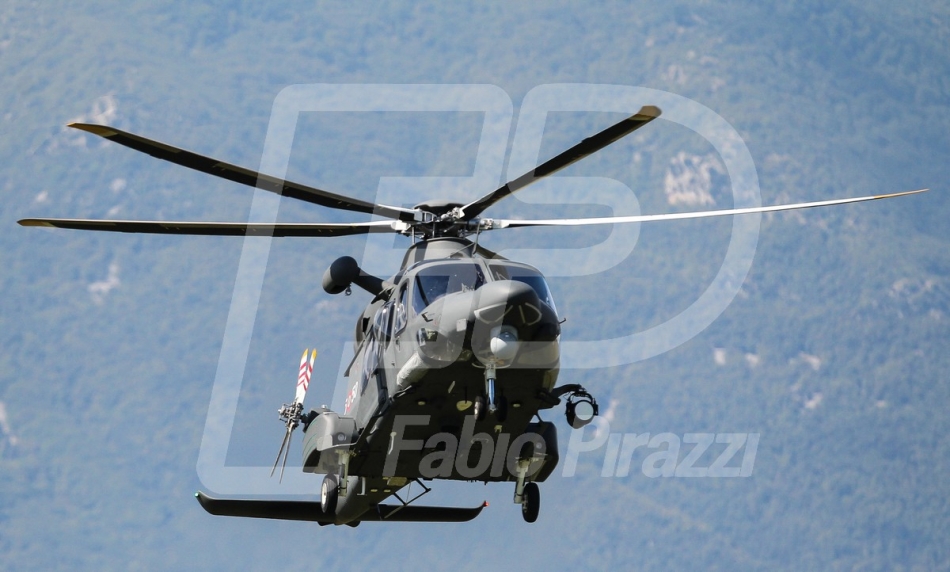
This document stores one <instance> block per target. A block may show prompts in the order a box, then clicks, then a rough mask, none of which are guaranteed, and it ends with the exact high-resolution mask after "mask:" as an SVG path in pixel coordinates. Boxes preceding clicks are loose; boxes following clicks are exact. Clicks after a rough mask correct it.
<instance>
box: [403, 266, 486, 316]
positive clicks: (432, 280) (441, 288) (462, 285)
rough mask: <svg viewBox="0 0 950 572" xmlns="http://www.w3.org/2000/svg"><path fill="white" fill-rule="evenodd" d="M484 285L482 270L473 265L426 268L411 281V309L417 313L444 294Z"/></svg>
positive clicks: (465, 290)
mask: <svg viewBox="0 0 950 572" xmlns="http://www.w3.org/2000/svg"><path fill="white" fill-rule="evenodd" d="M484 283H485V276H484V275H483V274H482V269H481V267H479V266H478V264H475V263H468V264H434V265H432V266H427V267H424V268H421V269H420V270H419V271H418V272H417V273H416V276H415V278H414V279H413V289H412V307H413V309H414V310H415V311H416V312H417V313H418V312H421V311H423V310H425V309H426V307H428V306H429V305H430V304H432V303H433V302H435V301H436V300H438V299H439V298H441V297H443V296H445V295H446V294H454V293H456V292H467V291H469V290H475V289H476V288H478V287H479V286H481V285H482V284H484Z"/></svg>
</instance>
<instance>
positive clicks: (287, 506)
mask: <svg viewBox="0 0 950 572" xmlns="http://www.w3.org/2000/svg"><path fill="white" fill-rule="evenodd" d="M195 497H196V498H197V499H198V502H199V503H201V506H202V507H203V508H204V509H205V510H206V511H208V513H210V514H214V515H217V516H242V517H246V518H271V519H278V520H304V521H310V522H319V523H321V524H332V523H333V521H334V519H333V517H332V516H330V515H327V514H325V513H324V512H323V510H322V509H321V508H320V503H319V502H310V501H287V500H246V499H216V498H213V497H209V496H208V495H206V494H204V493H202V492H200V491H199V492H197V493H195ZM483 508H485V505H484V504H483V505H480V506H477V507H475V508H459V507H445V506H413V505H408V506H400V505H396V506H394V505H385V504H380V505H376V506H375V507H372V508H370V510H369V511H367V512H366V513H365V514H363V515H362V516H361V517H360V518H359V521H367V522H466V521H469V520H472V519H473V518H475V517H476V516H478V515H479V513H481V512H482V509H483ZM350 524H354V523H350Z"/></svg>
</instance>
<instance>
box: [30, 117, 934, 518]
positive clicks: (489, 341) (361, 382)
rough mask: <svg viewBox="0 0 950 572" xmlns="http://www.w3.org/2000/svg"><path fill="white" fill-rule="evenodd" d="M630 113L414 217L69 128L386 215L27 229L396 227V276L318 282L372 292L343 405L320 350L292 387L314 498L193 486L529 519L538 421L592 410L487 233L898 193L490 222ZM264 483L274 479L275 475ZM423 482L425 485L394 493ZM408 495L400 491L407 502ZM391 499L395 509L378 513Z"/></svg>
mask: <svg viewBox="0 0 950 572" xmlns="http://www.w3.org/2000/svg"><path fill="white" fill-rule="evenodd" d="M660 113H661V112H660V109H658V108H657V107H654V106H644V107H642V108H641V109H640V110H639V112H637V113H636V114H634V115H632V116H630V117H628V118H626V119H624V120H622V121H620V122H619V123H617V124H615V125H613V126H611V127H608V128H607V129H605V130H603V131H601V132H599V133H597V134H596V135H593V136H592V137H589V138H587V139H584V140H583V141H581V142H580V143H578V144H576V145H575V146H573V147H571V148H570V149H568V150H566V151H564V152H562V153H560V154H558V155H557V156H555V157H553V158H551V159H549V160H548V161H546V162H544V163H542V164H541V165H539V166H538V167H536V168H535V169H533V170H531V171H530V172H527V173H525V174H524V175H522V176H520V177H518V178H516V179H514V180H512V181H510V182H508V183H506V184H504V185H503V186H501V187H499V188H498V189H496V190H494V191H492V192H490V193H488V194H486V195H484V196H482V197H480V198H478V199H476V200H474V201H472V202H469V203H467V204H466V203H459V202H451V201H445V200H429V201H428V202H423V203H420V204H418V205H416V206H415V207H412V208H405V207H400V206H390V205H382V204H375V203H371V202H366V201H363V200H359V199H355V198H350V197H346V196H343V195H338V194H334V193H331V192H328V191H324V190H321V189H318V188H315V187H311V186H308V185H304V184H300V183H296V182H292V181H287V180H283V179H279V178H276V177H273V176H270V175H267V174H265V173H259V172H256V171H253V170H250V169H246V168H243V167H239V166H236V165H232V164H229V163H225V162H223V161H218V160H216V159H212V158H210V157H206V156H203V155H199V154H196V153H192V152H190V151H186V150H183V149H179V148H176V147H172V146H169V145H166V144H164V143H160V142H157V141H153V140H150V139H146V138H144V137H141V136H138V135H134V134H131V133H127V132H125V131H121V130H119V129H115V128H112V127H108V126H104V125H92V124H83V123H74V124H71V125H70V127H73V128H76V129H80V130H83V131H86V132H88V133H91V134H94V135H98V136H100V137H104V138H106V139H108V140H110V141H113V142H115V143H118V144H120V145H124V146H126V147H130V148H132V149H135V150H136V151H140V152H143V153H147V154H149V155H152V156H153V157H157V158H159V159H163V160H166V161H170V162H172V163H176V164H178V165H181V166H184V167H188V168H191V169H194V170H197V171H201V172H204V173H208V174H211V175H215V176H217V177H221V178H224V179H227V180H230V181H234V182H236V183H241V184H244V185H248V186H251V187H256V188H258V189H262V190H265V191H269V192H272V193H277V194H280V195H283V196H285V197H290V198H294V199H297V200H302V201H305V202H308V203H312V204H317V205H321V206H324V207H327V208H332V209H339V210H346V211H354V212H358V213H367V214H373V215H376V216H377V217H380V218H383V219H385V220H373V221H368V222H353V223H254V222H238V223H229V222H176V221H130V220H91V219H50V218H44V219H24V220H20V221H19V223H20V224H21V225H24V226H46V227H58V228H68V229H81V230H98V231H110V232H132V233H154V234H184V235H224V236H246V235H251V236H274V237H334V236H344V235H356V234H368V233H398V234H402V235H406V236H408V237H410V238H411V239H412V244H411V246H409V248H408V250H407V251H406V253H405V255H404V257H403V261H402V264H401V266H400V269H399V271H398V272H397V273H396V274H395V275H394V276H393V277H391V278H388V279H383V278H380V277H376V276H372V275H370V274H368V273H366V272H365V271H363V270H362V269H361V268H360V267H359V265H358V263H357V262H356V260H354V259H353V258H351V257H347V256H344V257H342V258H339V259H337V260H336V261H334V262H333V263H332V264H331V265H330V267H329V268H328V269H327V271H326V273H325V274H324V276H323V288H324V290H325V291H326V292H328V293H330V294H340V293H343V292H346V293H347V294H349V293H350V292H351V291H352V286H354V285H355V286H357V287H358V288H360V289H362V290H364V291H366V292H367V293H368V294H369V295H370V296H371V299H370V302H369V304H368V305H367V306H366V308H365V310H364V311H363V312H362V314H361V315H360V316H359V317H358V318H357V320H356V332H355V339H356V344H357V349H356V352H355V355H354V357H353V360H352V362H351V363H350V365H349V367H348V368H347V370H346V375H347V376H348V378H349V392H348V394H347V398H346V403H345V406H344V410H343V411H342V412H335V411H331V410H329V409H328V408H326V407H320V408H315V409H311V410H310V411H308V412H306V413H305V412H304V407H303V401H304V398H305V395H306V391H307V387H308V386H309V383H310V380H311V375H312V372H313V364H314V359H315V357H316V352H315V351H313V352H309V358H308V351H305V352H304V355H303V358H302V359H301V362H300V370H299V376H298V386H297V393H296V395H295V398H294V400H293V402H292V403H290V404H284V406H283V407H281V408H280V410H279V417H280V419H281V420H282V421H283V422H284V423H285V427H286V431H285V433H284V440H283V442H282V443H281V447H280V450H279V452H278V455H277V460H276V461H275V463H274V470H276V467H277V465H278V464H281V458H282V457H283V462H282V464H281V475H282V474H283V470H284V466H285V465H286V462H287V456H288V454H289V451H290V441H291V435H292V433H293V431H294V430H295V429H296V428H297V427H298V426H302V427H303V432H304V444H303V463H302V469H303V471H304V472H307V473H316V474H323V475H324V477H323V481H322V484H321V487H320V500H319V502H316V501H287V500H260V499H218V498H213V497H210V496H208V495H206V494H204V493H202V492H198V493H196V497H197V499H198V501H199V502H200V503H201V505H202V506H203V507H204V508H205V509H206V510H207V511H208V512H209V513H212V514H216V515H226V516H242V517H256V518H271V519H289V520H302V521H314V522H318V523H319V524H321V525H325V524H336V525H342V524H346V525H350V526H356V525H358V524H360V523H361V522H363V521H380V522H385V521H390V522H400V521H430V522H461V521H467V520H471V519H473V518H475V517H476V516H477V515H478V514H479V512H480V511H481V510H482V508H483V507H484V505H482V506H478V507H474V508H466V507H437V506H419V505H417V504H415V501H416V500H418V499H419V498H420V497H421V496H423V495H424V494H426V493H428V492H429V491H430V490H431V489H430V488H429V487H428V486H427V485H426V484H425V482H424V481H431V480H433V479H449V480H464V481H481V482H501V481H506V482H514V485H515V486H514V496H513V500H514V502H515V503H516V504H519V505H521V509H522V515H523V517H524V520H526V521H527V522H534V521H535V520H536V519H537V517H538V514H539V509H540V489H539V486H538V483H541V482H543V481H545V479H547V477H548V476H550V475H551V473H552V471H553V470H554V468H555V466H556V465H557V463H558V446H557V431H556V428H555V425H554V424H553V423H552V422H550V421H544V420H542V419H541V417H540V415H539V413H540V412H541V411H543V410H546V409H551V408H554V407H556V406H558V405H560V404H561V403H564V404H565V415H566V417H567V421H568V423H569V425H570V426H571V427H573V428H575V429H577V428H580V427H583V426H584V425H586V424H587V423H590V422H591V420H593V418H594V417H595V416H596V415H597V414H598V413H599V410H598V405H597V401H596V399H595V398H594V397H593V396H592V395H591V394H590V392H588V391H587V390H586V389H585V388H583V387H582V386H580V385H578V384H564V385H560V386H558V385H557V381H558V371H559V356H560V354H559V339H560V323H561V321H560V319H559V317H558V313H557V310H556V306H555V303H554V300H553V298H552V296H551V291H550V290H549V288H548V286H547V284H546V282H545V279H544V276H543V275H542V274H541V272H540V271H538V270H537V269H536V268H533V267H531V266H529V265H527V264H523V263H519V262H517V261H514V260H508V259H505V258H503V257H501V256H498V255H496V254H495V253H493V252H491V251H489V250H487V249H486V248H484V247H482V246H480V245H479V244H478V237H479V235H480V234H481V233H483V232H488V231H494V230H498V229H505V228H517V227H536V226H579V225H602V224H618V223H635V222H652V221H663V220H676V219H689V218H703V217H717V216H730V215H742V214H752V213H766V212H774V211H783V210H791V209H803V208H811V207H819V206H829V205H840V204H846V203H855V202H861V201H870V200H876V199H883V198H890V197H897V196H903V195H909V194H914V193H920V192H924V191H926V190H927V189H921V190H915V191H907V192H900V193H893V194H888V195H875V196H865V197H858V198H847V199H836V200H826V201H819V202H808V203H797V204H786V205H777V206H766V207H755V208H738V209H727V210H717V211H702V212H686V213H672V214H657V215H637V216H615V217H603V218H575V219H551V220H503V219H492V218H487V217H483V216H482V213H483V212H485V211H486V210H487V209H488V208H489V207H491V206H492V205H494V204H496V203H498V202H499V201H502V200H504V199H505V198H507V197H509V196H511V195H513V194H514V193H516V192H518V191H519V190H520V189H523V188H524V187H526V186H528V185H530V184H531V183H533V182H535V181H537V180H539V179H542V178H544V177H547V176H549V175H552V174H554V173H556V172H558V171H559V170H561V169H563V168H565V167H567V166H569V165H571V164H573V163H575V162H577V161H580V160H581V159H583V158H584V157H587V156H589V155H591V154H593V153H595V152H597V151H598V150H600V149H603V148H604V147H606V146H608V145H610V144H611V143H613V142H615V141H617V140H618V139H620V138H622V137H624V136H626V135H628V134H630V133H632V132H634V131H636V130H637V129H639V128H641V127H643V126H645V125H647V124H648V123H650V122H651V121H653V120H654V119H656V118H657V117H659V116H660ZM272 474H273V471H272ZM411 484H418V485H419V487H420V488H421V492H419V493H418V494H416V495H415V496H413V497H411V498H410V497H408V495H407V497H406V498H403V497H402V496H400V494H399V492H400V491H401V490H402V489H403V488H404V487H407V486H411ZM404 494H405V493H404ZM389 497H394V498H395V499H397V500H398V503H392V504H383V501H384V500H386V499H387V498H389Z"/></svg>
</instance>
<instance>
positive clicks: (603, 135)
mask: <svg viewBox="0 0 950 572" xmlns="http://www.w3.org/2000/svg"><path fill="white" fill-rule="evenodd" d="M660 113H661V112H660V108H658V107H654V106H652V105H645V106H643V107H642V108H640V111H638V112H637V113H636V114H635V115H631V116H630V117H628V118H626V119H624V120H623V121H621V122H620V123H617V124H616V125H613V126H611V127H608V128H607V129H604V130H603V131H601V132H600V133H598V134H596V135H593V136H591V137H588V138H587V139H584V140H583V141H581V142H580V143H578V144H577V145H574V146H573V147H571V148H570V149H568V150H567V151H564V152H563V153H561V154H560V155H557V156H555V157H554V158H552V159H548V160H547V161H545V162H544V163H542V164H540V165H538V166H537V167H535V168H534V170H532V171H529V172H527V173H525V174H524V175H521V176H520V177H518V178H517V179H515V180H513V181H510V182H508V183H506V184H505V185H504V186H503V187H501V188H499V189H497V190H495V191H493V192H491V193H489V194H487V195H485V196H484V197H482V198H480V199H478V200H476V201H473V202H471V203H469V204H467V205H465V206H464V207H462V213H463V215H464V216H465V218H474V217H477V216H478V215H479V214H481V213H482V212H483V211H484V210H485V209H487V208H488V207H490V206H492V205H493V204H495V203H497V202H498V201H500V200H502V199H504V198H505V197H507V196H509V195H511V194H512V193H515V192H516V191H518V190H520V189H523V188H524V187H527V186H528V185H530V184H531V183H533V182H535V181H537V180H538V179H541V178H544V177H547V176H548V175H551V174H554V173H556V172H558V171H560V170H561V169H563V168H564V167H567V166H568V165H572V164H574V163H576V162H578V161H580V160H581V159H583V158H584V157H587V156H588V155H592V154H594V153H596V152H597V151H600V150H601V149H603V148H604V147H606V146H607V145H610V144H611V143H613V142H614V141H617V140H618V139H620V138H622V137H625V136H626V135H629V134H630V133H633V132H634V131H636V130H637V129H639V128H641V127H643V126H644V125H646V124H647V123H649V122H651V121H653V120H654V119H656V118H657V117H659V116H660Z"/></svg>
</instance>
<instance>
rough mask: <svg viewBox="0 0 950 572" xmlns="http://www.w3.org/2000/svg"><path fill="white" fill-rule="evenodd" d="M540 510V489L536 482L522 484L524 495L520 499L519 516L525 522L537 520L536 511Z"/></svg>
mask: <svg viewBox="0 0 950 572" xmlns="http://www.w3.org/2000/svg"><path fill="white" fill-rule="evenodd" d="M540 510H541V489H539V488H538V483H527V484H526V485H525V486H524V497H522V499H521V516H523V517H524V521H525V522H534V521H536V520H538V511H540Z"/></svg>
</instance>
